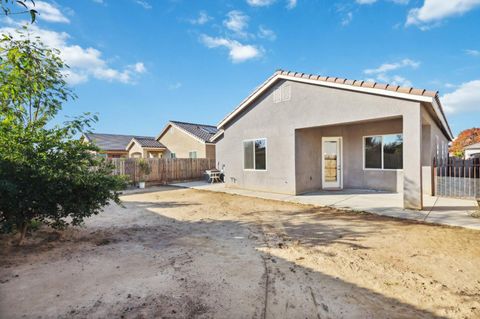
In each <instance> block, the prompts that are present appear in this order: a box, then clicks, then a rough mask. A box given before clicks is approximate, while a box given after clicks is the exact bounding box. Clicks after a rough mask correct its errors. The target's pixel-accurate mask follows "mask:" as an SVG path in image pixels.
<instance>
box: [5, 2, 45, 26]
mask: <svg viewBox="0 0 480 319" xmlns="http://www.w3.org/2000/svg"><path fill="white" fill-rule="evenodd" d="M28 4H31V6H33V7H35V1H33V0H26V1H24V0H0V9H1V10H2V11H3V14H4V15H6V16H9V15H12V14H15V15H16V14H29V15H30V19H31V21H32V23H33V22H35V19H36V17H37V14H38V12H37V11H36V10H35V9H32V8H31V6H28Z"/></svg>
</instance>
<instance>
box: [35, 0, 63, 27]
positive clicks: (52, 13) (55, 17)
mask: <svg viewBox="0 0 480 319" xmlns="http://www.w3.org/2000/svg"><path fill="white" fill-rule="evenodd" d="M26 5H27V6H28V7H29V8H30V9H35V10H37V12H38V16H37V18H38V19H40V20H44V21H47V22H58V23H70V20H69V19H68V18H67V17H66V16H65V15H64V14H63V13H62V12H61V11H60V9H59V8H58V7H57V6H54V5H53V4H51V3H48V2H45V1H35V5H34V4H33V3H31V2H26Z"/></svg>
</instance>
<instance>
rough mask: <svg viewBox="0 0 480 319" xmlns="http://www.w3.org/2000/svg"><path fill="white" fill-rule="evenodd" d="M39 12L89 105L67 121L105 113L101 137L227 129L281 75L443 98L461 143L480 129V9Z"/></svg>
mask: <svg viewBox="0 0 480 319" xmlns="http://www.w3.org/2000/svg"><path fill="white" fill-rule="evenodd" d="M36 4H37V7H36V9H37V10H38V11H39V12H40V15H39V18H38V22H37V23H36V24H35V25H34V26H33V27H32V31H33V32H34V33H37V34H38V35H40V36H41V37H42V39H43V40H44V42H45V43H47V44H48V45H51V46H55V47H57V48H59V49H60V50H61V51H62V57H63V58H64V59H65V60H66V62H67V63H68V64H69V65H70V66H71V71H70V74H69V82H70V83H71V85H72V87H73V88H74V90H75V92H76V94H77V95H78V99H77V100H75V101H73V102H69V103H68V104H67V105H65V108H64V111H63V112H62V116H65V115H76V114H80V113H82V112H95V113H98V114H99V117H100V122H99V123H98V124H97V125H96V128H95V131H97V132H103V133H125V134H141V135H155V134H157V133H158V132H159V131H160V130H161V129H162V128H163V126H164V124H165V123H166V122H167V121H168V120H170V119H173V120H183V121H190V122H199V123H206V124H216V123H217V122H218V121H219V120H221V119H222V118H223V117H224V116H225V115H226V114H227V113H228V112H230V111H231V110H232V109H233V108H234V107H235V106H236V105H237V104H238V103H239V102H240V101H241V100H242V99H243V98H244V97H245V96H247V95H248V94H249V93H250V92H251V91H252V90H253V89H254V88H255V87H256V86H257V85H259V84H260V83H262V82H263V81H264V80H265V79H266V78H267V77H269V76H270V75H271V74H272V73H273V72H274V71H275V70H276V69H279V68H281V69H286V70H293V71H300V72H306V73H314V74H321V75H328V76H338V77H344V78H351V79H373V80H375V81H377V82H386V83H396V84H399V85H407V86H414V87H420V88H426V89H432V90H438V91H440V95H441V99H442V103H443V104H444V107H445V108H446V110H447V112H448V113H447V116H448V119H449V122H450V125H451V127H452V129H453V131H454V133H455V134H456V133H458V132H459V131H460V130H462V129H465V128H469V127H473V126H476V127H479V126H480V32H479V31H480V0H421V1H420V0H410V1H408V0H333V1H327V0H297V1H294V0H237V1H221V0H210V1H201V0H196V1H193V0H191V1H187V0H161V1H160V0H103V1H102V0H70V1H68V0H65V1H60V0H57V1H47V0H45V1H36ZM16 19H18V18H16ZM0 23H1V26H2V32H7V31H9V30H11V29H12V28H14V27H15V26H17V25H18V23H19V20H11V19H9V18H7V19H5V18H3V19H2V20H1V22H0Z"/></svg>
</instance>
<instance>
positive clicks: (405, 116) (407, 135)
mask: <svg viewBox="0 0 480 319" xmlns="http://www.w3.org/2000/svg"><path fill="white" fill-rule="evenodd" d="M217 127H218V128H219V131H218V133H217V134H216V135H215V136H214V137H213V138H212V141H215V142H216V157H217V163H218V164H219V167H218V168H219V169H223V171H224V173H225V182H226V184H227V187H238V188H245V189H252V190H263V191H269V192H277V193H285V194H302V193H306V192H310V191H314V190H318V189H324V190H338V189H343V188H357V189H358V188H361V189H374V190H385V191H392V192H402V193H403V199H404V207H405V208H411V209H421V208H422V207H423V193H426V194H429V193H431V192H432V183H433V178H432V173H431V172H432V170H431V165H432V161H433V158H434V157H435V156H437V157H438V156H446V154H447V152H448V147H446V145H447V144H448V142H449V141H450V140H451V139H452V133H451V131H450V128H449V126H448V123H447V119H446V117H445V115H444V113H443V111H442V106H441V103H440V100H439V97H438V94H437V92H432V91H426V90H422V89H414V88H407V87H399V86H396V85H386V84H379V83H370V82H365V81H353V80H346V79H341V78H332V77H321V76H317V75H311V74H304V73H298V72H287V71H277V72H275V74H273V75H272V76H271V77H270V78H268V79H267V80H266V81H265V82H264V83H263V84H262V85H261V86H260V87H258V88H257V89H256V90H255V91H254V92H252V93H251V94H250V95H249V96H248V97H247V98H246V99H245V100H244V101H243V102H241V103H240V105H239V106H238V107H237V108H235V109H234V110H233V111H232V112H231V113H230V114H228V115H227V116H226V117H225V118H224V119H223V120H222V121H221V122H220V123H219V124H218V126H217Z"/></svg>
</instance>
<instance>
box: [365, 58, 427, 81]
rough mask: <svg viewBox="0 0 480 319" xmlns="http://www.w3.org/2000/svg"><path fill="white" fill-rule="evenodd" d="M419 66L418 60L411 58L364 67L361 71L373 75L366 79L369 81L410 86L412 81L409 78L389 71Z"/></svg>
mask: <svg viewBox="0 0 480 319" xmlns="http://www.w3.org/2000/svg"><path fill="white" fill-rule="evenodd" d="M419 66H420V62H417V61H413V60H411V59H403V60H401V61H399V62H394V63H384V64H382V65H380V66H379V67H378V68H375V69H366V70H364V71H363V73H364V74H367V75H370V76H373V78H369V79H368V81H371V82H383V83H389V84H392V85H400V86H409V87H411V86H412V82H411V81H410V80H408V79H406V78H405V77H403V76H401V75H398V74H395V75H390V74H389V72H392V71H396V70H399V69H401V68H406V67H409V68H412V69H416V68H418V67H419Z"/></svg>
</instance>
